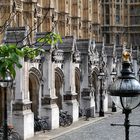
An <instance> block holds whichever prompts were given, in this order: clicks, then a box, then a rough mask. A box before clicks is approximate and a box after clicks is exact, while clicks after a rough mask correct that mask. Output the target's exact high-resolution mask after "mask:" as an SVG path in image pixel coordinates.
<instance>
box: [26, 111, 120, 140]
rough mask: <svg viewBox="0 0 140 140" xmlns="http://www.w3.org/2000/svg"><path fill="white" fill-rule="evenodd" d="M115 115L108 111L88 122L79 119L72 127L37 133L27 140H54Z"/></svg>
mask: <svg viewBox="0 0 140 140" xmlns="http://www.w3.org/2000/svg"><path fill="white" fill-rule="evenodd" d="M115 113H118V112H115ZM115 113H112V112H110V111H109V112H106V113H105V116H104V117H98V116H96V117H94V118H89V120H88V121H86V120H85V118H80V119H79V121H77V122H74V123H73V124H72V125H70V126H68V127H60V128H58V129H54V130H50V131H46V132H45V133H43V132H39V133H37V134H35V136H34V137H33V138H30V139H28V140H51V139H53V138H56V137H58V136H61V135H63V134H65V133H68V132H70V131H73V130H76V129H78V128H81V127H83V126H86V125H89V124H90V123H94V122H97V121H100V120H102V119H105V118H107V117H109V116H111V115H114V114H115Z"/></svg>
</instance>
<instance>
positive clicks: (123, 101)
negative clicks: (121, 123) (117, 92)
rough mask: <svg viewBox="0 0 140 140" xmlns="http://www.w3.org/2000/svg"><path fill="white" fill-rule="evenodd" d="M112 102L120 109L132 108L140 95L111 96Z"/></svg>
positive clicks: (136, 103)
mask: <svg viewBox="0 0 140 140" xmlns="http://www.w3.org/2000/svg"><path fill="white" fill-rule="evenodd" d="M111 98H112V100H113V102H114V103H115V104H116V105H117V106H118V107H119V108H121V109H134V108H136V107H137V106H138V105H139V103H140V96H136V97H119V96H111Z"/></svg>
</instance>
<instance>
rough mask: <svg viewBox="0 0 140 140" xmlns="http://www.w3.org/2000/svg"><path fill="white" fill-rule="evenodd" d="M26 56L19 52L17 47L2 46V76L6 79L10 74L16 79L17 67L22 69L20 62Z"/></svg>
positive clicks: (0, 59) (0, 72)
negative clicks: (8, 73) (7, 74)
mask: <svg viewBox="0 0 140 140" xmlns="http://www.w3.org/2000/svg"><path fill="white" fill-rule="evenodd" d="M23 56H24V54H23V52H22V51H21V50H19V49H18V48H17V47H16V45H6V44H1V45H0V76H2V77H3V78H5V76H6V73H7V72H10V74H11V76H12V77H15V75H16V71H15V66H17V67H18V68H21V67H22V65H21V64H20V62H19V59H20V57H23Z"/></svg>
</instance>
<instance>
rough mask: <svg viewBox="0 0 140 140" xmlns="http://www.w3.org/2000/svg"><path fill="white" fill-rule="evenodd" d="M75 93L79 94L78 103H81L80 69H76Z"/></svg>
mask: <svg viewBox="0 0 140 140" xmlns="http://www.w3.org/2000/svg"><path fill="white" fill-rule="evenodd" d="M75 91H76V93H77V101H78V102H80V69H79V68H77V67H76V68H75Z"/></svg>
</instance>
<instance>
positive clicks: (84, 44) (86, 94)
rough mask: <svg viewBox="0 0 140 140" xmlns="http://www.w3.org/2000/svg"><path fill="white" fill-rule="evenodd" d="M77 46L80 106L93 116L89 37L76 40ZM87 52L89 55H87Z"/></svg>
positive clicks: (91, 59)
mask: <svg viewBox="0 0 140 140" xmlns="http://www.w3.org/2000/svg"><path fill="white" fill-rule="evenodd" d="M77 47H78V50H79V51H80V54H81V64H80V69H81V89H80V90H81V106H80V108H81V109H83V110H85V111H86V110H87V109H88V110H89V109H90V114H89V115H88V116H91V117H94V115H95V101H94V90H93V87H92V86H91V81H90V80H91V76H92V75H91V72H92V70H93V64H92V63H93V60H94V59H93V56H95V55H93V54H94V52H93V51H94V48H93V45H91V41H90V40H89V39H85V40H77ZM89 53H90V54H91V56H89Z"/></svg>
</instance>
